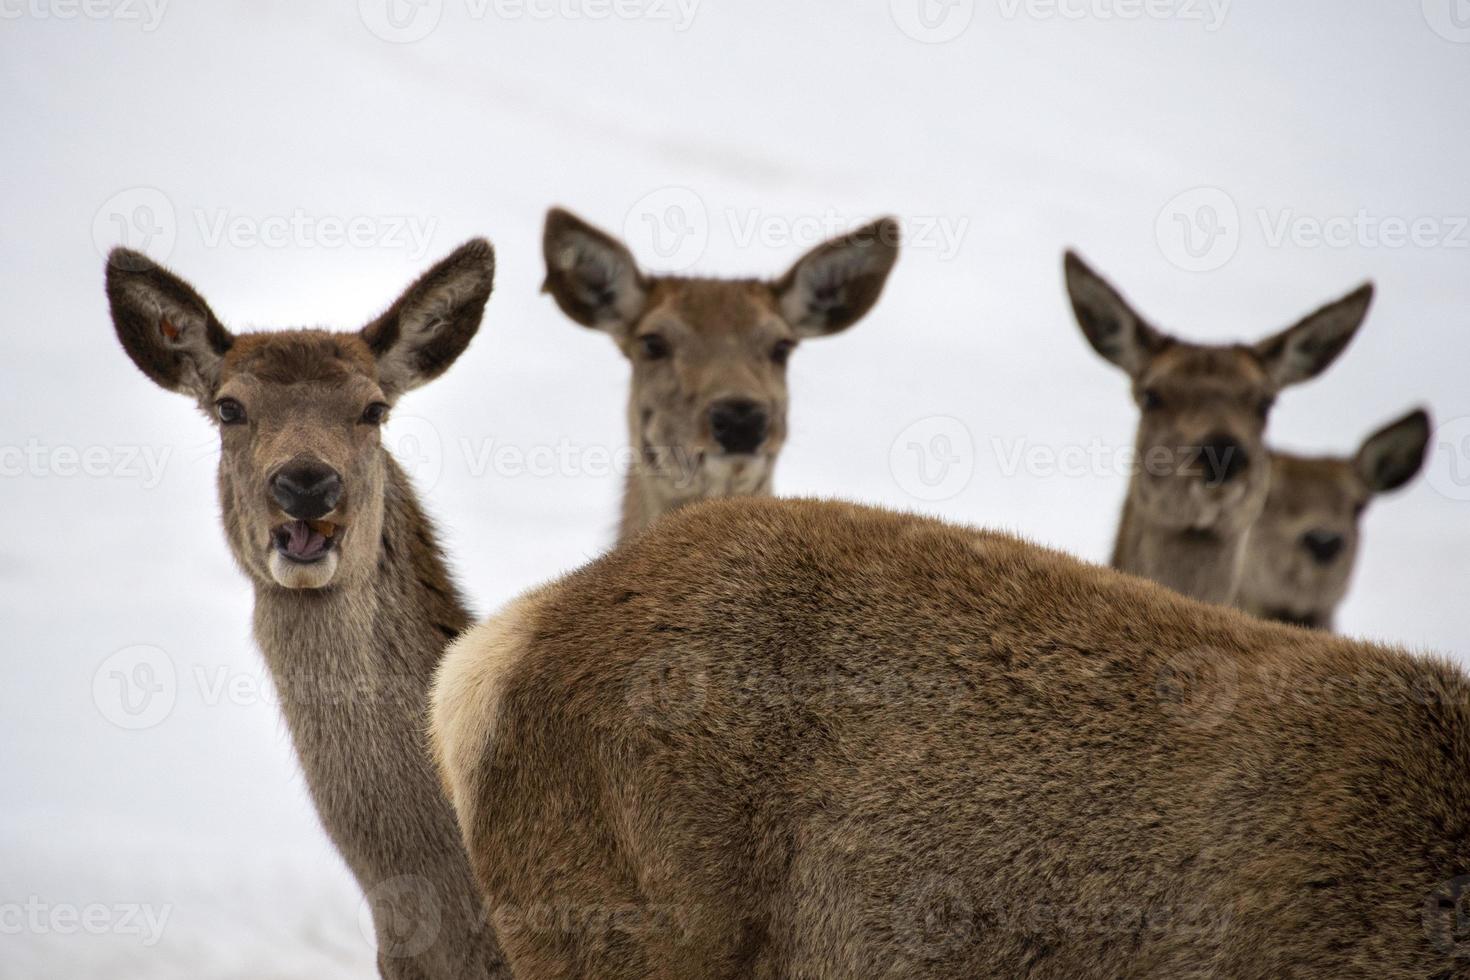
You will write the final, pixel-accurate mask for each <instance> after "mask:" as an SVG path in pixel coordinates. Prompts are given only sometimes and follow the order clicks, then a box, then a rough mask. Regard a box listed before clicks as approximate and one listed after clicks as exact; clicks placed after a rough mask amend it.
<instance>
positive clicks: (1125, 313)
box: [1065, 252, 1373, 603]
mask: <svg viewBox="0 0 1470 980" xmlns="http://www.w3.org/2000/svg"><path fill="white" fill-rule="evenodd" d="M1065 272H1066V281H1067V293H1068V296H1069V297H1070V299H1071V302H1072V310H1073V312H1074V313H1075V314H1076V316H1077V322H1078V324H1079V325H1080V326H1081V327H1082V333H1083V334H1084V335H1085V336H1086V337H1087V341H1088V343H1090V344H1091V345H1092V347H1093V349H1094V350H1096V351H1097V352H1098V353H1099V354H1101V355H1102V356H1103V357H1104V358H1106V359H1107V360H1109V361H1111V362H1112V363H1114V364H1116V365H1117V366H1118V367H1120V368H1122V369H1123V370H1124V371H1125V372H1127V374H1128V376H1129V378H1130V379H1131V380H1132V383H1133V400H1134V401H1135V402H1136V403H1137V404H1138V407H1139V409H1140V412H1141V414H1140V417H1139V422H1138V434H1137V437H1136V440H1135V444H1134V449H1135V453H1136V457H1135V465H1134V467H1133V476H1132V479H1131V480H1130V482H1129V485H1128V496H1127V498H1126V499H1125V501H1124V504H1123V517H1122V520H1121V521H1120V523H1119V525H1118V537H1117V543H1116V544H1115V546H1114V549H1113V560H1112V564H1113V567H1114V568H1118V569H1122V570H1123V571H1125V572H1132V573H1133V574H1135V575H1142V576H1144V577H1145V578H1151V579H1153V580H1154V581H1156V582H1160V583H1162V584H1164V585H1167V586H1169V587H1170V588H1172V589H1175V590H1176V591H1179V592H1182V593H1184V594H1185V595H1187V596H1192V597H1194V598H1196V599H1203V600H1205V601H1207V602H1219V603H1229V602H1230V601H1231V600H1232V599H1234V597H1235V592H1236V589H1237V587H1238V586H1239V584H1240V575H1241V570H1242V561H1243V559H1244V556H1245V538H1246V533H1247V532H1248V531H1249V530H1250V526H1251V524H1252V523H1253V522H1254V521H1255V519H1256V516H1257V515H1258V514H1260V512H1261V507H1262V506H1263V505H1264V504H1265V502H1266V490H1267V485H1268V483H1269V481H1270V473H1269V468H1268V467H1266V466H1263V465H1261V461H1262V460H1264V459H1265V446H1264V444H1263V436H1264V433H1265V429H1266V419H1267V417H1268V416H1269V415H1270V413H1271V406H1272V405H1273V404H1274V402H1275V399H1276V395H1277V393H1278V392H1280V391H1281V389H1283V388H1285V387H1286V386H1288V385H1293V384H1298V383H1300V382H1302V381H1306V380H1308V379H1310V378H1314V377H1316V376H1317V375H1319V374H1321V373H1322V372H1323V371H1324V370H1326V368H1327V366H1328V365H1329V364H1331V363H1332V362H1333V360H1334V359H1336V357H1337V356H1338V355H1339V354H1341V353H1342V351H1343V348H1345V347H1346V346H1347V344H1348V341H1350V340H1351V339H1352V337H1353V334H1354V333H1355V332H1356V331H1357V329H1358V327H1359V326H1360V325H1361V324H1362V322H1363V318H1364V317H1365V316H1366V315H1367V313H1368V306H1369V303H1370V302H1371V301H1372V298H1373V287H1372V285H1371V284H1365V285H1363V286H1362V287H1360V288H1359V289H1357V290H1356V291H1354V292H1353V293H1351V294H1350V295H1348V296H1346V297H1344V298H1343V299H1340V300H1338V301H1337V302H1335V303H1330V304H1328V305H1327V306H1324V307H1323V308H1322V309H1320V310H1318V311H1317V312H1315V313H1313V314H1311V315H1310V316H1308V317H1307V318H1306V319H1304V320H1302V321H1301V322H1300V323H1298V324H1296V325H1295V326H1293V327H1290V328H1288V329H1287V330H1284V331H1282V332H1281V333H1278V334H1276V335H1274V336H1272V337H1268V338H1267V339H1265V340H1262V341H1260V342H1258V343H1255V344H1223V345H1222V344H1213V345H1211V344H1193V343H1189V342H1187V341H1183V340H1179V339H1177V338H1175V337H1172V336H1170V335H1169V334H1166V333H1164V332H1162V331H1161V330H1158V329H1157V328H1155V327H1153V326H1151V325H1150V324H1149V323H1148V322H1147V321H1145V320H1144V319H1143V317H1141V316H1139V315H1138V314H1137V313H1135V312H1134V310H1133V308H1132V307H1131V306H1130V305H1129V304H1128V302H1127V301H1126V300H1125V299H1123V297H1122V295H1120V294H1119V293H1118V291H1117V290H1115V289H1114V288H1113V287H1112V286H1111V285H1109V284H1108V283H1107V282H1106V281H1105V280H1104V279H1103V278H1102V277H1101V276H1099V275H1098V274H1097V273H1095V272H1093V271H1092V270H1091V269H1090V268H1088V267H1087V265H1086V263H1084V262H1083V261H1082V260H1081V259H1080V258H1078V257H1077V256H1076V255H1075V254H1074V253H1072V252H1068V253H1067V256H1066V262H1065Z"/></svg>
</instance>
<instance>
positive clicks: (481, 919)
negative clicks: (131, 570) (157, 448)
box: [108, 242, 509, 980]
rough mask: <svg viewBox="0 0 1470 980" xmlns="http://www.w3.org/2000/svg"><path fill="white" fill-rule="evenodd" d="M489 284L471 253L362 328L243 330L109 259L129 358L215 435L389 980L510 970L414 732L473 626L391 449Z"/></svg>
mask: <svg viewBox="0 0 1470 980" xmlns="http://www.w3.org/2000/svg"><path fill="white" fill-rule="evenodd" d="M492 271H493V259H492V254H491V252H490V247H489V245H488V244H487V243H485V242H472V243H469V244H468V245H466V246H464V247H463V248H461V249H460V250H459V251H458V252H456V253H455V254H454V255H452V256H451V257H450V258H448V259H446V260H444V262H442V263H440V265H438V266H436V267H435V268H434V269H432V270H431V271H430V272H429V273H427V274H426V275H425V276H424V277H422V278H421V279H420V280H419V281H418V282H416V283H415V284H414V285H413V286H412V287H410V289H409V290H408V292H406V293H405V294H404V296H403V297H402V298H401V299H400V300H399V301H398V302H397V303H396V304H395V305H394V306H393V307H392V308H390V309H389V311H388V312H386V313H385V314H383V316H382V317H380V318H379V319H378V320H376V321H374V322H373V323H372V324H370V325H369V326H368V327H366V328H365V329H364V330H363V331H362V332H360V333H357V334H345V333H344V334H336V333H328V332H325V331H320V330H300V331H282V332H278V333H253V334H242V335H239V336H236V335H233V334H231V333H230V332H229V331H227V330H226V329H225V328H224V326H223V325H222V324H221V323H220V322H219V321H218V319H217V318H216V317H215V316H214V314H213V312H212V311H211V310H210V309H209V307H208V306H207V305H206V304H205V303H204V301H203V299H202V298H200V297H199V295H198V294H197V293H195V292H194V290H193V289H192V288H191V287H189V286H188V284H186V283H184V282H183V280H181V279H178V278H177V277H175V276H173V275H172V274H171V273H169V272H168V271H166V270H164V269H162V268H161V267H159V266H157V265H154V264H153V263H152V262H150V261H149V260H148V259H147V258H145V257H144V256H142V255H139V254H137V253H132V252H125V251H119V252H115V253H114V254H113V256H112V257H111V259H110V261H109V267H108V296H109V299H110V301H111V303H112V310H113V318H114V321H115V323H116V326H117V331H118V336H119V338H120V339H121V340H122V342H123V346H124V348H125V349H126V350H127V352H128V353H129V355H131V356H132V358H133V360H134V362H135V363H136V364H137V365H138V366H139V367H140V368H141V369H142V370H143V371H144V372H145V373H146V374H148V376H149V377H150V378H152V379H153V380H155V381H156V382H158V383H159V384H161V385H162V386H164V387H165V388H168V389H170V390H174V391H179V392H181V393H184V394H188V395H191V396H192V397H194V398H195V399H196V401H197V402H198V403H199V406H200V407H201V408H202V409H204V410H205V411H206V412H207V413H209V414H210V415H211V417H213V418H214V419H215V420H216V422H217V424H218V425H219V430H220V439H221V452H220V467H219V494H220V503H221V510H222V514H223V519H224V524H225V532H226V538H227V539H228V541H229V544H230V548H231V551H232V552H233V554H234V557H235V559H236V562H237V563H238V564H239V566H240V568H241V569H242V571H244V572H245V574H246V576H247V577H248V578H249V579H250V581H251V584H252V586H253V587H254V591H255V614H254V633H255V639H256V642H257V644H258V645H259V647H260V649H261V652H262V653H263V655H264V657H265V661H266V665H267V667H268V668H269V669H270V672H271V678H272V681H273V683H274V685H275V687H276V689H277V691H278V692H279V694H280V702H281V706H282V710H283V712H284V714H285V717H286V722H287V726H288V728H289V730H290V732H291V738H292V742H293V745H294V747H295V749H296V753H297V757H298V758H299V760H300V762H301V767H302V770H303V772H304V773H305V776H306V782H307V786H308V788H309V790H310V792H311V797H312V801H313V802H314V804H315V805H316V809H317V813H318V815H319V816H320V818H321V821H322V825H323V827H324V828H325V829H326V831H327V834H328V836H329V837H330V838H331V840H332V842H333V843H334V844H335V845H336V847H337V849H338V850H339V851H340V852H341V854H342V857H343V859H344V860H345V861H346V863H347V865H348V867H349V868H350V869H351V870H352V872H353V874H354V876H355V877H356V879H357V881H358V884H359V885H360V886H361V888H362V889H363V892H364V893H365V895H366V900H367V903H368V906H369V908H370V910H371V912H372V918H373V923H374V928H375V932H376V936H377V942H378V968H379V972H380V974H381V975H382V976H383V977H385V978H389V980H429V978H433V980H451V978H455V980H459V978H475V980H489V978H508V977H509V974H508V973H507V972H506V968H505V964H504V961H503V959H502V957H501V955H500V952H499V947H498V945H497V943H496V941H495V937H494V934H493V933H492V932H491V931H490V929H489V927H488V925H487V924H486V922H485V916H484V914H483V910H482V909H481V906H480V901H479V897H478V891H477V889H476V887H475V884H474V880H473V878H472V876H471V874H470V869H469V864H468V861H467V859H466V855H465V853H464V850H463V847H462V845H461V843H460V840H459V835H458V831H457V828H456V824H455V819H454V814H453V811H452V810H451V808H450V807H449V804H448V802H447V801H446V800H445V798H444V796H443V794H442V792H441V791H440V790H439V788H438V783H437V780H436V779H435V777H434V773H433V768H432V766H431V764H430V760H429V756H428V754H427V751H426V748H427V747H426V744H425V741H424V737H423V725H424V718H425V705H426V698H427V691H428V685H429V682H430V680H431V678H432V675H433V672H434V670H435V668H436V666H437V664H438V661H439V658H440V655H441V654H442V652H443V649H444V646H445V644H446V643H447V642H448V641H449V640H451V639H452V638H453V637H455V636H456V635H457V634H458V633H459V632H460V631H461V630H462V629H463V628H464V627H465V626H466V625H467V624H468V622H469V614H468V612H467V611H466V610H465V607H464V604H463V602H462V601H461V599H460V596H459V593H458V591H457V590H456V588H455V587H454V585H453V583H452V582H451V580H450V578H449V575H448V572H447V571H446V569H445V566H444V562H443V559H442V557H441V553H440V550H439V546H438V544H437V542H436V540H435V535H434V531H433V528H432V526H431V525H430V523H429V520H428V518H427V517H426V516H425V515H424V513H423V512H422V510H421V509H420V507H419V504H418V501H417V498H416V497H415V495H414V492H413V488H412V487H411V486H410V484H409V481H408V479H407V477H406V476H405V475H404V473H403V472H402V470H401V469H400V468H399V467H398V465H397V464H396V463H395V462H394V460H393V458H392V456H391V455H390V454H389V453H388V451H387V450H386V449H385V448H384V447H383V446H382V444H381V441H380V438H379V426H380V425H381V423H382V422H383V420H384V418H385V417H386V413H387V410H388V408H389V406H390V405H391V404H392V403H393V402H395V401H396V400H397V398H398V397H399V396H400V395H401V394H402V393H403V392H405V391H406V390H408V389H410V388H412V387H416V386H417V385H419V384H422V383H423V382H425V381H427V380H429V379H430V378H432V377H434V376H436V375H437V374H439V373H440V372H442V371H443V370H444V369H446V368H447V367H448V365H449V363H450V362H452V361H453V360H454V358H455V357H457V356H458V355H459V353H460V352H461V351H462V350H463V349H464V347H465V346H466V345H467V344H468V343H469V340H470V338H471V337H472V336H473V335H474V333H475V331H476V329H477V328H478V326H479V322H480V316H481V311H482V309H483V307H484V304H485V300H486V298H487V297H488V296H489V292H490V281H491V276H492Z"/></svg>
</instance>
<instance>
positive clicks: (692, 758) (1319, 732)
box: [431, 498, 1470, 980]
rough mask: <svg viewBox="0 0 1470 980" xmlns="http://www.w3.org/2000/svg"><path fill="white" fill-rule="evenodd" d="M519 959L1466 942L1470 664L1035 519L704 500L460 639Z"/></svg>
mask: <svg viewBox="0 0 1470 980" xmlns="http://www.w3.org/2000/svg"><path fill="white" fill-rule="evenodd" d="M431 703H432V708H431V717H432V722H431V724H432V729H431V730H432V738H433V742H434V747H435V752H436V755H437V757H438V760H439V764H440V768H441V773H442V775H443V777H444V780H445V784H446V787H447V790H448V792H449V794H450V796H451V798H452V800H453V803H454V807H455V810H456V812H457V813H458V815H459V822H460V827H461V829H462V832H463V834H464V839H465V843H466V845H467V847H468V850H469V853H470V860H471V862H472V864H473V865H474V869H475V873H476V876H477V878H478V880H479V882H480V885H481V887H482V888H483V889H484V891H485V896H486V900H487V908H488V909H489V910H490V914H491V918H492V921H493V923H494V925H495V928H496V930H497V933H498V935H499V936H500V940H501V943H502V946H503V948H504V949H505V952H506V957H507V959H508V960H509V962H510V964H511V966H512V969H513V971H514V973H515V975H516V977H517V978H518V980H546V978H559V980H560V978H573V977H596V978H598V980H634V978H637V980H650V978H654V980H685V978H692V977H698V978H701V980H716V978H731V980H733V978H748V977H753V978H762V980H776V978H787V977H801V978H806V980H837V978H850V977H863V978H892V980H900V978H902V980H907V978H912V977H924V978H926V980H932V978H953V980H960V978H964V980H971V978H975V977H1021V976H1025V977H1030V978H1036V980H1046V978H1057V980H1063V978H1065V980H1073V978H1077V977H1088V978H1140V977H1157V978H1161V980H1174V978H1180V977H1222V978H1223V977H1229V978H1232V980H1275V978H1281V977H1303V978H1305V977H1320V978H1329V977H1330V978H1337V977H1374V978H1380V980H1399V978H1405V980H1407V978H1410V977H1413V978H1425V977H1436V978H1445V980H1448V978H1461V980H1463V978H1466V977H1470V931H1467V930H1466V929H1465V927H1464V923H1465V921H1466V920H1465V918H1464V914H1465V899H1466V898H1467V893H1470V679H1467V678H1466V676H1465V675H1464V674H1463V673H1462V671H1461V670H1460V669H1458V668H1456V667H1454V666H1452V665H1451V664H1450V663H1449V662H1447V661H1443V660H1435V659H1424V658H1418V657H1414V656H1411V655H1409V654H1407V653H1405V652H1403V651H1400V650H1396V649H1392V648H1388V647H1383V646H1378V645H1374V644H1370V643H1362V642H1352V641H1348V640H1344V639H1341V638H1338V637H1335V636H1332V635H1331V634H1327V633H1320V632H1311V631H1306V630H1299V629H1294V628H1290V627H1286V626H1281V625H1279V624H1275V623H1269V622H1265V621H1262V620H1258V619H1255V618H1253V617H1251V616H1248V615H1246V614H1244V613H1242V612H1240V611H1238V610H1233V609H1229V608H1226V607H1223V606H1214V605H1207V604H1204V603H1201V602H1198V601H1196V600H1192V599H1189V598H1186V597H1184V596H1181V595H1179V594H1178V593H1176V592H1173V591H1170V590H1168V589H1165V588H1161V587H1160V586H1158V585H1156V584H1154V583H1151V582H1148V581H1145V580H1143V579H1140V578H1136V577H1132V576H1127V575H1120V574H1118V573H1117V572H1115V571H1112V570H1109V569H1104V568H1099V567H1096V566H1093V565H1088V564H1084V563H1082V562H1080V561H1077V560H1075V559H1073V558H1071V557H1069V556H1067V555H1064V554H1061V553H1058V552H1054V551H1050V550H1047V549H1044V548H1040V547H1037V546H1035V545H1031V544H1028V543H1025V542H1022V541H1020V540H1017V539H1015V538H1011V537H1009V536H1006V535H1001V534H994V533H989V532H984V531H979V530H976V529H972V528H964V527H957V526H953V525H949V524H945V523H942V522H940V521H937V520H932V519H929V518H924V517H919V516H913V515H902V514H896V513H891V512H886V511H882V510H878V509H873V508H867V507H861V506H856V505H848V504H841V503H830V502H818V501H806V500H788V501H779V500H771V499H750V498H745V499H739V500H721V501H711V502H707V503H702V504H699V505H697V506H694V507H690V508H687V509H685V510H682V511H680V512H678V513H675V514H672V515H669V516H668V517H665V518H664V519H662V520H661V521H659V522H658V523H657V524H655V525H654V526H653V527H652V528H650V529H649V530H648V531H647V532H645V533H644V534H642V535H640V536H639V537H637V538H635V539H634V540H633V541H631V542H628V543H625V544H624V545H622V546H621V547H620V548H618V549H616V550H614V551H613V552H611V553H610V554H608V555H606V556H604V557H603V558H601V559H599V560H597V561H595V562H593V563H591V564H590V565H588V566H586V567H584V568H582V569H581V570H579V571H577V572H574V573H573V574H571V575H569V576H567V577H565V578H563V579H561V580H560V581H557V582H555V583H552V584H550V585H547V586H544V587H542V588H540V589H538V590H536V591H534V592H532V593H530V594H528V595H527V596H525V597H524V598H522V599H520V600H519V601H517V602H516V603H514V604H513V605H511V606H510V607H508V608H507V609H506V610H505V611H503V612H501V613H500V614H499V615H497V616H495V617H494V618H492V619H491V620H489V621H488V622H487V623H485V624H484V625H481V626H479V627H477V628H475V629H474V630H472V631H470V632H469V633H467V634H466V635H465V636H464V637H463V638H462V639H461V640H459V641H458V642H457V643H456V644H455V645H454V646H453V647H451V648H450V650H449V652H448V653H447V654H446V655H445V658H444V662H443V664H442V666H441V667H440V670H439V674H438V677H437V679H436V681H435V686H434V691H433V694H432V699H431Z"/></svg>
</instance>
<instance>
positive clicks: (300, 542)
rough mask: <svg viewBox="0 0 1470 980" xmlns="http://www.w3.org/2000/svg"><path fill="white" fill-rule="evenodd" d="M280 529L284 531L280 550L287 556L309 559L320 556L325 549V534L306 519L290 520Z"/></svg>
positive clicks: (303, 559)
mask: <svg viewBox="0 0 1470 980" xmlns="http://www.w3.org/2000/svg"><path fill="white" fill-rule="evenodd" d="M282 530H284V531H285V532H286V533H285V539H284V541H283V542H282V544H283V547H282V549H281V550H283V551H284V552H285V553H286V556H287V557H289V558H295V559H297V560H298V561H311V560H313V559H315V558H320V557H321V556H322V555H323V554H324V553H325V552H326V550H327V538H326V535H324V534H322V533H320V532H319V531H317V530H316V529H315V528H313V527H312V526H311V525H310V524H308V523H307V522H306V521H291V522H290V523H288V524H286V525H285V527H284V528H283V529H282Z"/></svg>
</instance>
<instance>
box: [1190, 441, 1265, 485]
mask: <svg viewBox="0 0 1470 980" xmlns="http://www.w3.org/2000/svg"><path fill="white" fill-rule="evenodd" d="M1194 458H1195V462H1196V463H1197V464H1198V466H1199V471H1200V473H1201V475H1203V476H1204V478H1205V482H1206V483H1208V484H1209V485H1210V486H1212V487H1217V486H1219V485H1220V484H1222V483H1228V482H1229V481H1231V480H1233V479H1235V478H1236V477H1237V476H1239V475H1240V474H1242V473H1244V472H1245V470H1246V467H1248V466H1250V462H1251V458H1250V454H1249V453H1247V452H1246V451H1245V447H1244V446H1242V445H1241V444H1240V443H1239V442H1237V441H1236V440H1235V437H1234V436H1228V435H1225V434H1224V433H1223V432H1217V433H1215V434H1214V435H1212V436H1207V437H1206V438H1205V441H1204V443H1203V444H1202V445H1201V446H1200V447H1199V449H1197V450H1195V454H1194Z"/></svg>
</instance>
